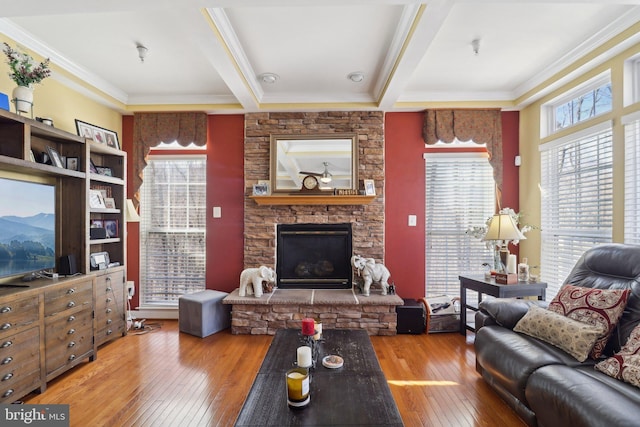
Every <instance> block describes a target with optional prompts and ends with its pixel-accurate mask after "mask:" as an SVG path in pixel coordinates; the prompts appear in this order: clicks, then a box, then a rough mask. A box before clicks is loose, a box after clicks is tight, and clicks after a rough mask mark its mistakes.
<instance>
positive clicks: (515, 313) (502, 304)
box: [476, 298, 549, 329]
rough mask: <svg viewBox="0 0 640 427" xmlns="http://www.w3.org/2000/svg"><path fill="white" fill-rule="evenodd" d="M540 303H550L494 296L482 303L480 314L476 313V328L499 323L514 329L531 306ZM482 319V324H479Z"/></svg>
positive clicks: (546, 304)
mask: <svg viewBox="0 0 640 427" xmlns="http://www.w3.org/2000/svg"><path fill="white" fill-rule="evenodd" d="M532 305H538V306H541V307H544V308H546V307H547V306H548V305H549V303H548V302H546V301H538V300H530V299H515V298H492V299H486V300H484V301H482V302H481V303H480V307H479V308H480V310H479V311H478V313H479V314H477V315H476V329H478V328H480V327H482V326H485V325H490V324H497V325H500V326H502V327H505V328H508V329H513V327H514V326H516V323H518V321H519V320H520V319H522V317H523V316H524V315H525V314H527V311H529V307H531V306H532ZM478 320H480V324H478V323H477V322H478Z"/></svg>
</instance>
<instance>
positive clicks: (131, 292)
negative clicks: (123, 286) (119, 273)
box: [127, 281, 136, 299]
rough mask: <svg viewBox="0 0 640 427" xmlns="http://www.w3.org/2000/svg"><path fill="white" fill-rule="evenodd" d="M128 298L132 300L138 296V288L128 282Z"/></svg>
mask: <svg viewBox="0 0 640 427" xmlns="http://www.w3.org/2000/svg"><path fill="white" fill-rule="evenodd" d="M127 294H128V295H127V298H129V299H131V298H133V296H134V295H135V294H136V287H135V284H134V282H132V281H127Z"/></svg>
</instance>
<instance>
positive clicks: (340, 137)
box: [269, 133, 359, 193]
mask: <svg viewBox="0 0 640 427" xmlns="http://www.w3.org/2000/svg"><path fill="white" fill-rule="evenodd" d="M270 139H271V145H270V162H269V164H270V183H271V192H272V193H295V192H297V191H298V190H299V189H300V188H299V187H298V188H278V185H277V184H278V182H277V181H278V176H277V175H278V173H277V171H278V163H279V161H280V159H279V155H278V153H279V145H280V142H281V141H283V142H287V143H289V144H290V143H295V142H296V141H300V142H301V143H309V141H317V142H318V143H319V144H321V143H338V142H340V141H343V142H345V143H346V142H347V141H348V142H349V143H350V144H351V150H350V152H351V158H350V159H349V162H350V166H351V176H350V186H348V187H347V186H338V187H332V189H333V188H339V189H350V190H357V189H358V185H359V183H358V168H359V162H358V135H357V134H356V133H335V134H313V135H281V134H274V135H271V136H270ZM318 157H319V159H318V162H319V164H320V165H322V163H323V162H324V161H327V160H328V159H327V157H326V156H323V155H322V154H319V156H318ZM329 163H330V160H329ZM316 168H317V167H316ZM322 170H323V169H318V172H322ZM298 172H300V171H298ZM303 177H304V174H301V173H299V178H300V180H302V178H303Z"/></svg>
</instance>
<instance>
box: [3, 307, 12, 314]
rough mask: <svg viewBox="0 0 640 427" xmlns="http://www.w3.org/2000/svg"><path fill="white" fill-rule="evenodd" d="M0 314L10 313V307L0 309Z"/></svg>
mask: <svg viewBox="0 0 640 427" xmlns="http://www.w3.org/2000/svg"><path fill="white" fill-rule="evenodd" d="M0 313H11V307H9V306H6V307H2V309H0Z"/></svg>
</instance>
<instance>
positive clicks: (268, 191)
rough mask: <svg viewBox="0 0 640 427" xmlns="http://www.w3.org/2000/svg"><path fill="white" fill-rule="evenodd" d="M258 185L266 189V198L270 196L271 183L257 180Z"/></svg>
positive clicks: (266, 180) (265, 180)
mask: <svg viewBox="0 0 640 427" xmlns="http://www.w3.org/2000/svg"><path fill="white" fill-rule="evenodd" d="M258 185H265V186H266V187H267V194H265V195H266V196H269V195H271V182H270V181H269V180H268V179H260V180H258Z"/></svg>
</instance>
